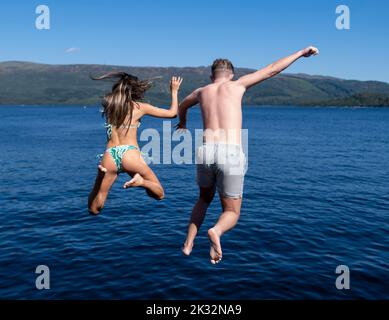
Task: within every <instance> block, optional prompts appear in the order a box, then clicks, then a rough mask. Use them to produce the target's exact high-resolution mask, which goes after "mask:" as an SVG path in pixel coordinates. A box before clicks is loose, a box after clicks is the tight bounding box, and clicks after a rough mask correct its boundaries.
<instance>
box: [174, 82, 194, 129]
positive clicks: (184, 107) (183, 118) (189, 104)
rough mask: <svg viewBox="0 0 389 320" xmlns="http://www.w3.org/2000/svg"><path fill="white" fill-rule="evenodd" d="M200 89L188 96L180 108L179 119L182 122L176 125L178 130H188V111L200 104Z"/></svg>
mask: <svg viewBox="0 0 389 320" xmlns="http://www.w3.org/2000/svg"><path fill="white" fill-rule="evenodd" d="M199 90H200V89H197V90H195V91H193V92H192V93H191V94H190V95H189V96H187V97H186V98H185V99H184V100H182V102H181V103H180V105H179V107H178V117H179V119H180V122H179V123H178V124H177V125H176V129H186V115H187V113H188V109H189V108H191V107H193V106H194V105H196V104H198V103H199V101H198V98H197V95H198V92H199Z"/></svg>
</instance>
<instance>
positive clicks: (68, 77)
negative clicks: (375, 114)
mask: <svg viewBox="0 0 389 320" xmlns="http://www.w3.org/2000/svg"><path fill="white" fill-rule="evenodd" d="M113 70H123V71H126V72H128V73H131V74H134V75H137V76H139V77H140V78H152V77H157V76H162V77H163V78H162V79H159V80H155V81H154V86H153V88H152V89H151V90H150V92H149V93H148V94H147V97H146V100H147V101H150V102H152V103H154V104H158V105H167V104H168V103H169V98H170V96H169V86H168V80H169V79H170V77H171V76H172V75H180V76H182V77H183V78H184V83H183V86H182V90H181V94H180V95H181V97H184V96H185V95H186V94H188V93H190V92H191V91H192V90H194V89H195V88H198V87H199V86H202V85H205V84H207V83H209V73H210V68H209V67H193V68H192V67H185V68H176V67H169V68H161V67H124V66H108V65H81V64H80V65H48V64H37V63H30V62H16V61H9V62H2V63H0V104H2V105H10V104H11V105H16V104H17V105H20V104H30V105H35V104H50V105H67V104H69V105H70V104H84V105H96V104H99V101H100V98H101V96H102V95H103V94H104V93H105V92H107V91H109V90H110V87H111V83H110V82H108V81H92V80H90V78H89V75H90V74H92V75H99V74H102V73H105V72H109V71H113ZM252 71H253V70H251V69H243V68H238V69H237V70H236V75H237V76H240V75H242V74H246V73H249V72H252ZM244 103H245V104H251V105H322V106H332V105H339V106H389V84H387V83H384V82H378V81H355V80H342V79H338V78H333V77H325V76H309V75H305V74H281V75H278V76H277V77H274V78H273V79H270V80H268V81H265V82H263V83H262V84H260V85H258V86H256V87H253V88H251V89H250V90H248V91H247V93H246V95H245V99H244Z"/></svg>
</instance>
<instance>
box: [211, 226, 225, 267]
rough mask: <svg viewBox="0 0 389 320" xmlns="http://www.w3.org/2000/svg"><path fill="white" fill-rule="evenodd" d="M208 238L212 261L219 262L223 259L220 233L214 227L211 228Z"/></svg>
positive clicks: (213, 262)
mask: <svg viewBox="0 0 389 320" xmlns="http://www.w3.org/2000/svg"><path fill="white" fill-rule="evenodd" d="M208 238H209V242H210V246H211V248H210V250H209V255H210V257H211V263H212V264H217V263H219V262H220V261H221V260H222V247H221V245H220V235H219V234H218V232H217V231H216V230H215V229H214V228H211V229H209V230H208Z"/></svg>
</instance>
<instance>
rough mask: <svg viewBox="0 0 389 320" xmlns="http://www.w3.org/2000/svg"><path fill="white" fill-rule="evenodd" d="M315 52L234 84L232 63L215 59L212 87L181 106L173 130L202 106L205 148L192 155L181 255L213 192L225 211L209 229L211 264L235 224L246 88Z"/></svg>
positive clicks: (189, 244) (243, 168)
mask: <svg viewBox="0 0 389 320" xmlns="http://www.w3.org/2000/svg"><path fill="white" fill-rule="evenodd" d="M318 53H319V50H318V49H317V48H315V47H308V48H306V49H303V50H300V51H298V52H296V53H294V54H292V55H290V56H288V57H286V58H283V59H281V60H278V61H276V62H274V63H272V64H270V65H268V66H266V67H265V68H263V69H261V70H258V71H256V72H253V73H250V74H247V75H245V76H242V77H241V78H239V79H238V80H236V81H233V80H232V78H233V77H234V67H233V65H232V63H231V62H230V61H229V60H226V59H217V60H215V61H214V63H213V65H212V76H211V80H212V83H211V84H209V85H207V86H205V87H202V88H199V89H197V90H195V91H194V92H193V93H191V94H190V95H189V96H187V97H186V98H185V99H184V100H183V101H182V102H181V104H180V106H179V111H178V114H179V117H180V122H179V124H178V125H177V128H178V129H186V116H187V111H188V109H189V108H190V107H192V106H194V105H196V104H198V103H200V108H201V114H202V118H203V125H204V129H205V130H204V144H203V145H202V146H200V148H199V149H198V150H197V156H196V161H197V162H196V163H197V183H198V185H199V188H200V195H199V199H198V200H197V202H196V204H195V206H194V208H193V210H192V215H191V218H190V221H189V226H188V234H187V238H186V241H185V243H184V247H183V248H182V252H183V253H184V254H185V255H190V253H191V251H192V248H193V243H194V239H195V237H196V235H197V232H198V230H199V228H200V226H201V224H202V223H203V220H204V217H205V213H206V211H207V209H208V207H209V205H210V203H211V202H212V200H213V197H214V195H215V191H216V190H217V191H218V193H219V197H220V201H221V205H222V209H223V212H222V214H221V215H220V217H219V220H218V221H217V223H216V224H215V225H214V227H212V228H211V229H209V230H208V237H209V240H210V259H211V263H213V264H216V263H219V262H220V261H221V259H222V248H221V244H220V237H221V236H222V235H223V234H224V233H225V232H226V231H228V230H230V229H232V228H233V227H234V226H235V225H236V223H237V222H238V219H239V215H240V208H241V205H242V195H243V180H244V174H245V171H246V158H245V155H244V153H243V150H242V146H241V145H242V144H241V128H242V98H243V95H244V93H245V92H246V90H247V89H248V88H250V87H252V86H254V85H256V84H258V83H260V82H262V81H264V80H266V79H269V78H271V77H274V76H275V75H277V74H278V73H280V72H281V71H283V70H284V69H286V68H287V67H289V66H290V65H291V64H292V63H294V62H295V61H296V60H298V59H299V58H301V57H310V56H312V55H317V54H318ZM234 169H235V170H234Z"/></svg>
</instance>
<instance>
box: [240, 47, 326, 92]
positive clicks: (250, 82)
mask: <svg viewBox="0 0 389 320" xmlns="http://www.w3.org/2000/svg"><path fill="white" fill-rule="evenodd" d="M317 54H319V50H318V49H317V48H315V47H308V48H305V49H303V50H300V51H297V52H296V53H294V54H292V55H290V56H288V57H285V58H283V59H280V60H278V61H276V62H273V63H271V64H269V65H268V66H266V67H265V68H263V69H261V70H258V71H256V72H253V73H250V74H247V75H245V76H243V77H240V78H239V79H238V80H237V81H238V82H240V83H241V84H242V85H243V86H244V87H245V88H250V87H252V86H254V85H256V84H258V83H260V82H262V81H264V80H266V79H269V78H271V77H274V76H275V75H277V74H279V73H280V72H281V71H283V70H285V69H286V68H287V67H289V66H290V65H291V64H292V63H293V62H295V61H296V60H298V59H300V58H301V57H306V58H307V57H310V56H312V55H317Z"/></svg>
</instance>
